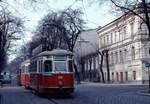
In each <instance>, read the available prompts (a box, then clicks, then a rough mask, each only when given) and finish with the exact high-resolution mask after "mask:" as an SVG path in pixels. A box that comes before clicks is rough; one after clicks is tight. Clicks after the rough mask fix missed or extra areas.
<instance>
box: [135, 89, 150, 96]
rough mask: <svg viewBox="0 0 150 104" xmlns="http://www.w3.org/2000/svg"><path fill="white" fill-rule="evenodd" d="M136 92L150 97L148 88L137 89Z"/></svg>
mask: <svg viewBox="0 0 150 104" xmlns="http://www.w3.org/2000/svg"><path fill="white" fill-rule="evenodd" d="M136 93H137V94H139V95H143V96H149V97H150V93H148V91H147V90H141V91H137V92H136Z"/></svg>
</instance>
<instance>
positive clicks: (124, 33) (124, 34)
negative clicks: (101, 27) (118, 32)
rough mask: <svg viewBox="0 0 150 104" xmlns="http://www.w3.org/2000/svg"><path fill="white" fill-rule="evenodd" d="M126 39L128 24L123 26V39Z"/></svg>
mask: <svg viewBox="0 0 150 104" xmlns="http://www.w3.org/2000/svg"><path fill="white" fill-rule="evenodd" d="M124 39H126V26H125V27H124V28H123V40H124Z"/></svg>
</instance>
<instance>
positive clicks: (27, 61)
mask: <svg viewBox="0 0 150 104" xmlns="http://www.w3.org/2000/svg"><path fill="white" fill-rule="evenodd" d="M26 63H30V59H27V60H25V61H24V62H22V63H21V66H23V65H24V64H26Z"/></svg>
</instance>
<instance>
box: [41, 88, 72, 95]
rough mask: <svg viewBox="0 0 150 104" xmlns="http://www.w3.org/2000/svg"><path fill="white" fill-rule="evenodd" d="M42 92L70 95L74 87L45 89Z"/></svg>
mask: <svg viewBox="0 0 150 104" xmlns="http://www.w3.org/2000/svg"><path fill="white" fill-rule="evenodd" d="M44 90H45V91H44V92H45V93H49V94H59V93H61V94H71V93H73V92H74V87H46V88H44Z"/></svg>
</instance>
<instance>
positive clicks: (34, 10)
mask: <svg viewBox="0 0 150 104" xmlns="http://www.w3.org/2000/svg"><path fill="white" fill-rule="evenodd" d="M29 1H30V0H29ZM48 1H49V2H47V3H33V4H32V5H31V3H29V2H28V0H8V2H9V6H8V8H9V10H10V11H11V12H12V13H13V14H15V15H17V16H19V17H21V18H23V20H24V21H25V27H26V31H25V36H24V38H23V40H24V42H27V41H29V40H30V39H31V36H32V35H33V34H32V32H34V31H35V29H36V26H37V25H38V21H39V20H41V19H42V18H43V17H44V15H46V14H47V13H48V11H50V10H53V11H59V10H63V9H65V8H68V7H71V8H81V9H82V11H83V13H84V15H83V18H84V20H85V21H86V22H87V25H86V27H87V28H88V29H93V28H97V27H98V26H104V25H106V24H107V23H109V22H111V21H112V20H114V19H115V18H116V17H115V16H114V15H113V14H111V13H110V12H109V10H110V4H104V5H101V6H99V5H98V3H94V4H93V5H92V6H89V3H88V2H87V1H88V0H83V2H82V0H48ZM93 1H95V0H93Z"/></svg>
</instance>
